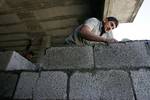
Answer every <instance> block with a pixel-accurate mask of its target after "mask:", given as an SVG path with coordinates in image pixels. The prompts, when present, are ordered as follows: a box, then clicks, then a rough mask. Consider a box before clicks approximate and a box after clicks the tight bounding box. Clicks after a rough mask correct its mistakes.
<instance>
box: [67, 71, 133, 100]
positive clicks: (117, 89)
mask: <svg viewBox="0 0 150 100" xmlns="http://www.w3.org/2000/svg"><path fill="white" fill-rule="evenodd" d="M69 98H70V100H134V95H133V91H132V86H131V81H130V79H129V76H128V73H127V72H125V71H119V70H111V71H97V72H96V73H88V72H86V73H81V72H76V73H75V74H73V76H71V79H70V95H69Z"/></svg>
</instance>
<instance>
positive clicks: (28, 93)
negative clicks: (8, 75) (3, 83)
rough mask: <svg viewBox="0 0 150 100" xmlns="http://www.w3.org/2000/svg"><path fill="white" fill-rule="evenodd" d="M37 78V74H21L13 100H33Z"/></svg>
mask: <svg viewBox="0 0 150 100" xmlns="http://www.w3.org/2000/svg"><path fill="white" fill-rule="evenodd" d="M38 77H39V76H38V73H32V72H23V73H21V75H20V78H19V82H18V84H17V88H16V91H15V95H14V99H20V100H21V99H33V93H34V89H35V87H36V82H37V79H38Z"/></svg>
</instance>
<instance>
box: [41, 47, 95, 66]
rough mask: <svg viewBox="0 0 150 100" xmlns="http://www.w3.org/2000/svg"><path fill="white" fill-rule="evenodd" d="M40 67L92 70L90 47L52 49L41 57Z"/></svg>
mask: <svg viewBox="0 0 150 100" xmlns="http://www.w3.org/2000/svg"><path fill="white" fill-rule="evenodd" d="M40 66H41V67H43V68H44V69H79V68H93V66H94V61H93V49H92V47H53V48H49V49H47V50H46V55H44V56H43V57H41V60H40Z"/></svg>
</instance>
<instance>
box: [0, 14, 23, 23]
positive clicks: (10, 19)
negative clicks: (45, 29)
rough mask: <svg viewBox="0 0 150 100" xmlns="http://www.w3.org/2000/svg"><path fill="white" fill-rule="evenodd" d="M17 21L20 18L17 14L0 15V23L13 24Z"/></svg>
mask: <svg viewBox="0 0 150 100" xmlns="http://www.w3.org/2000/svg"><path fill="white" fill-rule="evenodd" d="M19 22H21V20H20V19H19V17H18V16H17V14H7V15H1V16H0V24H14V23H19Z"/></svg>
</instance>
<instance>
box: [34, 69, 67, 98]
mask: <svg viewBox="0 0 150 100" xmlns="http://www.w3.org/2000/svg"><path fill="white" fill-rule="evenodd" d="M66 89H67V75H66V74H65V73H63V72H42V73H41V75H40V78H39V80H38V82H37V86H36V89H35V93H34V99H35V100H56V99H59V100H66V97H67V94H66Z"/></svg>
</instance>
